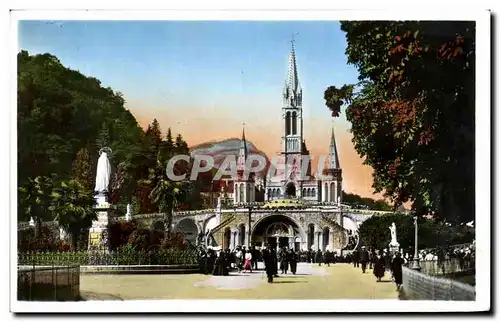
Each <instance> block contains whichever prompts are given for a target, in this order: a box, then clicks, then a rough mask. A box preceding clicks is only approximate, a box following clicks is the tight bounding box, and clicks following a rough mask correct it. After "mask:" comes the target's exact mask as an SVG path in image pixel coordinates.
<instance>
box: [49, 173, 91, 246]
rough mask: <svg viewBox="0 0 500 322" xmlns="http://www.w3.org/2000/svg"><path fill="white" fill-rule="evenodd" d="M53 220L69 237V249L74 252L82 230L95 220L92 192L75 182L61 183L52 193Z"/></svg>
mask: <svg viewBox="0 0 500 322" xmlns="http://www.w3.org/2000/svg"><path fill="white" fill-rule="evenodd" d="M53 198H54V204H53V207H52V209H53V211H54V213H55V220H57V221H58V222H59V226H61V227H63V228H64V230H66V231H67V232H68V233H69V235H70V236H71V247H72V249H73V250H76V247H77V243H78V239H79V238H80V236H81V235H82V233H83V232H84V230H86V229H88V228H90V227H91V226H92V220H96V219H97V215H96V211H95V208H94V205H95V199H94V198H93V196H92V192H91V191H89V190H86V189H85V188H84V187H83V185H81V184H80V183H79V182H78V181H76V180H69V181H63V182H61V184H60V186H59V187H57V188H56V189H55V190H54V193H53Z"/></svg>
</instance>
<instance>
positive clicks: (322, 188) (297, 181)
mask: <svg viewBox="0 0 500 322" xmlns="http://www.w3.org/2000/svg"><path fill="white" fill-rule="evenodd" d="M281 115H282V120H281V121H282V122H281V123H282V131H283V132H282V133H283V136H282V138H281V157H282V158H281V159H282V160H283V161H284V162H283V165H284V169H280V170H279V171H277V172H276V173H275V174H274V175H271V176H266V178H265V180H260V181H258V182H256V180H255V178H252V177H249V178H248V179H247V180H243V179H242V178H243V176H241V175H240V176H239V177H238V178H239V180H236V181H235V182H234V187H233V193H232V194H233V202H234V204H239V203H247V202H254V201H257V200H256V198H255V196H257V195H258V193H256V192H255V190H256V189H257V190H263V192H264V193H263V195H264V200H265V201H272V200H277V199H283V198H298V199H301V200H304V201H308V202H315V201H316V202H330V203H337V204H340V202H341V200H342V169H341V168H340V163H339V157H338V153H337V146H336V142H335V134H334V129H333V128H332V133H331V140H330V146H329V162H328V167H327V168H326V169H325V171H324V173H322V174H324V175H325V177H328V178H329V180H324V181H321V180H320V179H316V178H314V177H313V176H311V162H310V159H309V158H304V157H308V156H309V151H308V150H307V145H306V141H305V140H304V123H303V111H302V87H301V86H300V82H299V75H298V71H297V62H296V58H295V50H294V48H293V45H292V50H291V52H290V56H289V60H288V71H287V76H286V79H285V86H284V88H283V105H282V108H281ZM246 145H247V143H246V139H245V134H244V132H243V137H242V140H241V147H240V150H239V154H238V161H237V166H238V173H239V174H241V173H242V172H243V171H244V166H245V162H246V158H247V147H246ZM304 160H307V161H306V162H308V164H302V162H304ZM303 169H306V170H305V171H304V170H303ZM301 171H302V173H301ZM301 174H302V176H301ZM302 177H306V178H308V179H307V180H303V179H301V178H302ZM256 183H257V184H256Z"/></svg>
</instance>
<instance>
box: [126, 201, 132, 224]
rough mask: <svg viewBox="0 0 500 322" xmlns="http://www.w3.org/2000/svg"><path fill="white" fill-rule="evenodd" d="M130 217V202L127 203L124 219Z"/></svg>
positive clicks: (127, 219)
mask: <svg viewBox="0 0 500 322" xmlns="http://www.w3.org/2000/svg"><path fill="white" fill-rule="evenodd" d="M130 219H132V212H131V210H130V204H127V213H126V214H125V220H126V221H129V220H130Z"/></svg>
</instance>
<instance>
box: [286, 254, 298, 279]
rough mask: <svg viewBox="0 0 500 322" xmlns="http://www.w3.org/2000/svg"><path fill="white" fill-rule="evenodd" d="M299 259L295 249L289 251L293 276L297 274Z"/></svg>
mask: <svg viewBox="0 0 500 322" xmlns="http://www.w3.org/2000/svg"><path fill="white" fill-rule="evenodd" d="M297 259H298V257H297V253H296V252H295V251H294V250H293V249H290V250H289V251H288V261H289V262H290V271H291V272H292V274H293V275H295V273H297Z"/></svg>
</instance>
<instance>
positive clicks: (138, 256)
mask: <svg viewBox="0 0 500 322" xmlns="http://www.w3.org/2000/svg"><path fill="white" fill-rule="evenodd" d="M17 259H18V265H81V266H87V265H194V264H197V251H196V249H191V248H190V249H186V250H176V249H172V250H171V249H165V250H158V251H137V250H130V249H129V250H117V251H107V250H93V251H83V252H46V253H44V252H39V253H18V255H17Z"/></svg>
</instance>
